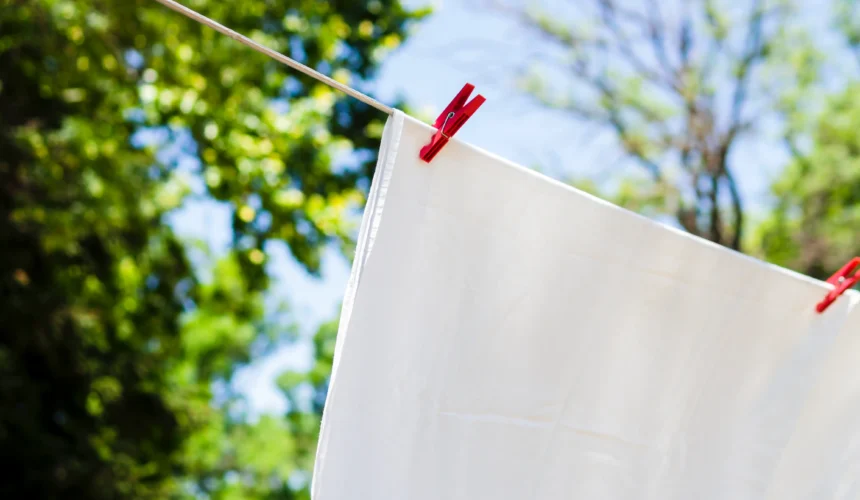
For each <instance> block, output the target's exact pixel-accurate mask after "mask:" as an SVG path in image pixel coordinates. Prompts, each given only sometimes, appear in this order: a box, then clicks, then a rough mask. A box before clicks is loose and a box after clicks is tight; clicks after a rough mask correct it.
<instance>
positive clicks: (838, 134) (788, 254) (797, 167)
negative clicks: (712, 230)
mask: <svg viewBox="0 0 860 500" xmlns="http://www.w3.org/2000/svg"><path fill="white" fill-rule="evenodd" d="M834 5H835V7H836V9H835V12H836V18H835V21H836V23H835V24H836V28H837V29H836V31H835V32H836V33H837V34H838V35H841V37H840V38H841V41H842V42H843V44H844V46H845V47H846V48H847V55H853V57H854V58H855V59H854V61H851V60H850V57H845V56H842V57H840V59H839V60H838V62H839V63H837V64H834V66H837V67H838V68H839V71H834V70H833V68H828V69H829V76H830V77H831V78H833V76H834V75H838V76H839V78H840V79H841V80H843V81H845V82H847V83H846V84H845V87H844V88H843V89H840V90H838V91H836V92H832V91H831V92H827V91H824V90H822V89H821V88H819V87H817V86H816V85H815V84H816V83H818V82H820V80H821V73H822V72H823V71H822V69H821V66H822V65H824V64H825V63H826V62H830V63H836V62H837V61H833V60H830V61H825V60H823V59H824V58H823V56H821V55H820V54H819V51H816V50H815V49H814V47H809V46H807V47H804V48H803V49H802V50H801V51H800V52H797V53H795V57H794V58H793V59H794V61H795V71H796V74H798V75H799V76H800V78H799V79H798V81H799V83H800V85H798V86H797V87H796V88H795V89H794V90H793V91H792V92H789V93H786V94H785V95H784V96H783V102H782V103H781V108H782V109H783V112H784V114H785V116H786V120H785V121H786V123H787V126H786V127H785V134H784V136H785V142H786V144H787V146H788V149H789V150H790V151H791V153H792V160H791V162H790V163H789V165H788V166H787V167H786V168H785V170H784V171H783V172H782V173H781V174H780V175H779V177H778V178H777V179H776V181H775V182H774V184H773V188H772V195H773V202H774V208H773V210H772V211H771V212H770V214H769V215H768V217H767V218H766V219H765V220H764V221H762V223H761V224H760V226H759V227H758V228H757V231H756V252H757V253H758V254H759V255H761V256H762V257H763V258H765V259H767V260H769V261H771V262H774V263H777V264H780V265H783V266H786V267H789V268H792V269H795V270H797V271H800V272H802V273H805V274H808V275H810V276H814V277H817V278H822V279H824V278H827V277H828V276H830V275H831V274H832V273H833V272H835V271H836V270H837V269H839V268H841V267H842V265H844V264H845V263H846V262H848V260H849V259H851V258H852V257H854V256H856V255H860V238H858V237H857V229H858V227H860V136H858V134H857V130H860V94H858V92H860V79H858V76H860V74H858V70H860V57H858V54H860V52H858V51H860V9H858V7H857V4H856V2H852V1H850V0H838V1H837V2H835V4H834ZM840 55H841V54H840ZM840 63H841V64H840ZM852 63H853V64H852ZM821 96H823V101H824V102H823V105H820V106H810V105H809V103H810V102H813V103H818V102H819V101H821V100H822V97H821Z"/></svg>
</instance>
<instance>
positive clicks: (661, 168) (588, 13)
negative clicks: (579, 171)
mask: <svg viewBox="0 0 860 500" xmlns="http://www.w3.org/2000/svg"><path fill="white" fill-rule="evenodd" d="M493 5H495V6H496V7H497V8H499V9H501V10H503V11H505V12H507V13H509V14H510V15H512V16H515V18H516V19H518V20H519V21H521V23H522V24H523V25H524V26H526V27H527V28H528V29H530V30H531V31H532V32H533V33H534V34H535V35H536V38H535V40H536V42H535V43H537V44H538V47H540V49H539V50H537V51H536V54H535V62H533V64H531V65H530V67H528V68H527V69H526V70H524V71H523V73H522V74H521V75H520V76H521V77H522V80H523V84H524V88H525V89H526V90H527V92H529V93H530V94H531V95H533V96H534V97H535V98H536V99H537V100H538V102H540V103H542V104H544V105H545V106H547V107H549V108H551V109H557V110H559V111H562V112H565V113H568V114H570V115H571V116H572V117H574V118H577V119H581V120H585V121H587V122H589V123H594V124H597V125H599V126H605V127H606V128H608V129H609V130H611V131H612V132H613V133H614V135H615V137H616V138H617V140H618V143H619V145H620V146H621V148H622V149H623V150H624V151H625V152H626V153H627V155H628V156H629V158H631V159H632V160H634V161H635V162H636V163H637V164H638V165H639V166H641V167H642V168H641V169H640V170H639V173H638V174H636V173H634V174H631V173H626V172H625V173H622V172H618V173H617V175H616V176H615V178H616V179H618V182H617V186H616V188H617V189H615V190H614V192H613V193H609V192H604V193H601V194H602V195H604V196H605V197H608V198H610V199H612V200H613V201H615V202H616V203H619V204H621V205H623V206H626V207H628V208H631V209H633V210H636V211H639V212H643V213H646V214H648V215H651V216H655V217H661V218H665V217H669V218H670V219H671V220H674V222H675V223H676V224H678V225H679V226H681V227H683V228H684V229H686V230H687V231H689V232H690V233H693V234H695V235H698V236H702V237H704V238H707V239H709V240H711V241H714V242H717V243H720V244H723V245H726V246H728V247H730V248H734V249H740V248H741V247H742V243H743V241H744V231H745V216H746V214H745V200H744V199H743V197H742V194H741V193H742V190H741V188H740V186H739V182H740V181H739V175H738V171H739V170H740V169H741V166H740V165H738V163H737V160H736V156H735V154H734V152H735V147H736V145H737V143H738V142H739V140H740V139H742V138H743V137H744V136H745V135H748V134H751V133H753V132H754V131H755V127H756V126H757V125H758V124H759V123H760V122H761V121H763V120H766V119H767V118H768V117H774V116H775V115H776V106H775V105H776V102H775V98H774V97H773V96H775V95H777V94H778V92H777V91H778V90H779V89H780V87H781V86H783V85H786V86H787V85H791V84H793V81H791V80H790V81H786V82H782V81H779V80H776V79H772V78H771V77H770V76H771V75H769V74H768V72H767V71H766V70H767V68H768V67H769V66H772V65H774V64H776V62H777V61H776V60H775V58H774V57H773V53H774V49H775V47H779V46H784V45H785V44H789V42H790V39H791V37H790V36H789V35H791V33H790V31H789V29H788V28H787V24H786V20H787V19H789V17H790V16H791V15H792V11H791V9H790V6H789V5H788V4H787V2H784V1H780V0H777V1H772V0H768V1H765V0H751V1H746V2H731V1H725V2H722V1H719V0H695V1H679V2H668V3H667V2H661V1H656V0H631V1H622V0H592V1H589V2H577V3H576V6H575V9H573V8H572V9H570V11H572V12H570V11H568V14H567V15H566V14H565V9H563V8H560V7H558V10H555V9H554V10H553V11H552V12H549V11H543V10H540V9H533V8H524V7H521V6H520V3H519V2H504V1H503V0H499V1H498V2H494V3H493ZM768 110H773V112H771V113H768ZM585 187H586V188H590V189H594V186H593V185H592V186H588V185H586V186H585Z"/></svg>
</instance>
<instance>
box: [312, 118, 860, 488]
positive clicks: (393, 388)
mask: <svg viewBox="0 0 860 500" xmlns="http://www.w3.org/2000/svg"><path fill="white" fill-rule="evenodd" d="M431 132H432V131H431V129H430V128H429V127H428V126H426V125H423V124H421V123H419V122H417V121H415V120H413V119H411V118H409V117H406V116H404V115H402V114H400V113H397V114H396V115H395V116H394V117H392V118H391V119H390V120H389V123H388V124H387V125H386V130H385V135H384V138H383V144H382V148H381V152H380V159H379V164H378V168H377V173H376V178H375V179H374V182H373V188H372V192H371V197H370V200H369V202H368V207H367V210H366V213H365V218H364V220H363V224H362V230H361V236H360V241H359V247H358V252H357V255H356V257H355V263H354V265H353V274H352V278H351V280H350V285H349V288H348V290H347V296H346V299H345V301H344V310H343V314H342V319H341V327H340V332H339V334H338V345H337V354H336V358H335V370H334V373H333V376H332V383H331V388H330V392H329V397H328V401H327V403H326V408H325V414H324V420H323V429H322V432H321V436H320V442H319V449H318V452H317V461H316V468H315V471H314V484H313V493H314V498H315V500H347V499H349V500H352V499H373V500H395V499H396V500H424V499H427V500H431V499H432V500H440V499H445V500H454V499H463V500H466V499H468V500H478V499H488V500H489V499H492V500H506V499H511V500H525V499H540V500H556V499H558V500H561V499H564V500H570V499H612V500H622V499H637V500H638V499H659V500H671V499H678V500H681V499H683V500H691V499H731V500H741V499H757V500H759V499H794V498H798V499H799V498H804V499H823V498H828V499H829V498H834V499H835V498H839V499H843V498H860V484H858V480H860V312H858V309H860V308H856V307H855V305H856V304H857V302H858V294H857V293H856V292H849V293H847V294H846V295H844V296H842V297H841V298H840V299H838V300H837V301H836V303H835V304H834V305H832V306H831V307H830V309H828V310H827V311H826V313H825V314H823V315H819V314H816V313H815V312H814V307H815V304H816V303H817V302H818V301H819V300H820V299H821V298H822V297H823V296H824V294H825V293H826V291H827V289H828V288H827V285H825V284H823V283H821V282H819V281H816V280H812V279H810V278H806V277H803V276H801V275H798V274H794V273H791V272H789V271H786V270H784V269H781V268H778V267H774V266H770V265H767V264H764V263H762V262H759V261H756V260H754V259H751V258H748V257H745V256H742V255H740V254H737V253H735V252H731V251H728V250H726V249H724V248H721V247H718V246H716V245H713V244H711V243H708V242H705V241H703V240H700V239H697V238H694V237H691V236H689V235H686V234H684V233H682V232H680V231H676V230H674V229H671V228H668V227H664V226H661V225H659V224H657V223H654V222H652V221H650V220H647V219H645V218H642V217H639V216H637V215H634V214H631V213H630V212H627V211H625V210H622V209H620V208H618V207H615V206H613V205H611V204H608V203H606V202H603V201H601V200H598V199H596V198H594V197H591V196H589V195H586V194H584V193H581V192H579V191H576V190H574V189H571V188H570V187H567V186H565V185H563V184H560V183H557V182H554V181H552V180H549V179H547V178H545V177H543V176H541V175H539V174H536V173H534V172H532V171H529V170H526V169H524V168H521V167H518V166H515V165H512V164H510V163H509V162H506V161H504V160H502V159H500V158H497V157H494V156H492V155H489V154H487V153H486V152H483V151H480V150H478V149H476V148H473V147H471V146H469V145H466V144H463V143H460V142H459V141H456V140H454V141H452V142H451V143H449V144H448V145H447V146H446V148H445V149H444V150H443V151H442V152H441V153H440V154H439V155H438V156H437V157H436V158H435V160H434V161H433V163H432V164H430V165H427V164H424V163H423V162H421V161H420V159H419V158H418V150H419V149H420V147H421V146H422V145H423V144H424V143H426V142H427V140H428V139H429V137H430V135H431Z"/></svg>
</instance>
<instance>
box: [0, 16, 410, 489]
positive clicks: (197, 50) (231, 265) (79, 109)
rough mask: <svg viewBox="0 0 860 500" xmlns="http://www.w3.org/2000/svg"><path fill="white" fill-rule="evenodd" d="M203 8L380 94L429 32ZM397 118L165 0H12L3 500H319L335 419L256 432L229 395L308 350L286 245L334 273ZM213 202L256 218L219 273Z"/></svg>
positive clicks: (3, 259) (0, 435)
mask: <svg viewBox="0 0 860 500" xmlns="http://www.w3.org/2000/svg"><path fill="white" fill-rule="evenodd" d="M188 5H189V6H190V7H192V8H194V9H196V10H199V11H200V12H202V13H204V14H205V15H208V16H210V17H212V18H215V19H218V20H219V21H221V22H223V23H225V24H228V25H230V26H231V27H234V28H236V29H238V30H239V31H242V32H244V33H248V34H250V35H251V36H252V37H254V38H255V39H257V40H260V41H262V42H263V43H265V44H267V45H269V46H271V47H273V48H275V49H277V50H279V51H282V52H285V53H287V54H289V55H290V56H291V57H294V58H296V59H298V60H300V61H302V62H304V63H305V64H308V65H310V66H312V67H315V68H318V69H320V70H322V71H325V72H326V73H331V74H334V75H335V76H336V77H337V78H338V79H341V80H343V81H349V82H350V83H351V84H352V85H354V86H358V87H362V86H363V85H364V82H365V81H366V80H368V79H370V78H372V76H373V71H374V68H375V67H376V65H377V63H378V62H379V60H380V58H381V57H382V56H383V55H384V54H385V53H386V51H388V50H391V49H393V48H395V47H396V46H397V45H398V44H399V43H400V41H401V40H402V39H403V37H404V36H405V29H406V27H407V26H408V24H409V23H410V22H412V21H414V20H416V19H417V18H418V17H420V13H415V12H409V11H407V10H405V9H404V8H403V7H402V6H401V5H400V4H399V2H397V1H396V0H368V1H333V2H316V1H311V0H307V1H298V2H272V1H268V0H249V1H244V2H216V1H212V0H190V1H189V2H188ZM383 119H384V116H380V115H379V113H378V112H376V111H375V110H372V109H368V108H367V107H366V106H364V105H362V104H360V103H356V102H351V101H348V100H346V99H341V98H340V96H338V95H336V94H335V93H334V92H333V91H331V90H330V89H328V88H326V87H324V86H321V85H318V84H316V83H315V82H313V81H310V80H307V79H304V78H301V77H298V76H296V75H295V74H293V73H290V72H288V71H287V70H286V69H285V68H283V67H281V66H279V65H277V64H276V63H274V62H272V61H269V60H267V59H266V58H265V57H263V56H261V55H259V54H256V53H254V52H252V51H250V50H249V49H247V48H245V47H242V46H240V45H238V44H236V43H235V42H233V41H231V40H229V39H227V38H225V37H223V36H220V35H218V34H217V33H215V32H213V31H212V30H209V29H207V28H204V27H201V26H199V25H197V24H195V23H193V22H191V21H189V20H187V19H185V18H183V17H180V16H179V15H177V14H176V13H174V12H172V11H169V10H168V9H166V8H164V7H163V6H161V5H159V4H156V3H155V2H152V1H151V0H131V1H129V0H98V1H93V2H81V1H72V0H0V287H1V288H0V296H2V300H0V318H2V324H3V330H4V333H3V335H2V337H0V450H2V451H0V454H2V457H3V459H4V460H3V463H4V464H5V466H4V469H3V473H2V475H3V476H4V479H3V480H2V481H0V495H2V496H3V497H4V498H104V499H107V498H168V497H182V496H189V497H191V496H194V497H198V496H200V495H204V496H210V497H213V498H235V497H243V498H254V497H260V496H264V495H266V496H269V497H274V498H278V497H280V498H298V497H296V496H295V495H300V496H299V497H301V495H304V497H307V491H306V487H305V483H304V482H302V481H301V476H302V474H300V472H301V471H302V470H304V471H308V470H309V467H310V465H309V463H310V459H309V457H311V456H312V455H313V447H314V446H315V440H314V439H309V438H308V436H309V435H310V434H309V433H311V432H313V428H314V426H315V425H317V424H316V421H317V420H316V419H317V418H318V406H313V405H312V406H310V407H305V410H302V407H299V406H297V407H296V408H294V409H292V410H291V414H290V416H289V417H288V418H287V419H279V418H273V417H268V418H262V419H260V420H259V421H257V422H256V423H255V422H253V421H249V420H248V419H247V418H246V415H244V414H243V412H242V411H241V406H236V405H235V404H234V398H235V395H233V394H230V393H229V390H226V391H222V392H225V394H224V395H223V397H222V398H221V399H222V400H219V401H213V384H216V385H215V386H216V387H217V386H220V387H228V384H227V381H229V379H230V378H231V376H232V374H233V372H234V371H235V370H236V368H237V367H238V366H241V364H242V363H245V362H247V361H248V360H249V359H251V357H252V355H259V354H260V353H263V352H265V351H266V349H267V348H269V347H271V346H272V345H273V344H274V343H276V342H284V341H288V340H289V339H290V338H291V335H292V330H291V328H290V327H289V325H287V326H283V325H284V318H283V316H282V315H280V314H278V313H277V311H274V312H273V311H270V310H269V309H267V308H264V307H263V295H262V294H263V292H264V290H265V288H266V285H267V278H266V274H265V270H264V265H263V264H264V262H265V257H266V256H265V252H264V245H265V243H266V241H268V240H272V239H277V240H282V241H284V242H286V243H287V245H288V247H289V249H290V251H291V252H292V254H293V256H295V258H296V259H297V260H298V261H299V262H300V263H302V264H303V265H304V266H305V267H306V268H307V269H308V270H310V271H311V272H314V271H316V270H317V269H318V266H319V259H320V257H319V255H320V250H321V247H323V246H324V245H326V244H328V243H329V242H339V241H341V240H343V241H346V240H347V238H346V236H348V234H349V231H350V226H349V223H348V220H349V217H347V215H348V214H349V211H350V210H352V209H353V208H354V207H356V206H359V204H360V203H361V202H362V201H363V198H362V196H363V195H362V190H361V187H362V186H363V185H366V183H367V181H368V176H369V174H370V169H371V164H370V162H369V161H368V160H369V159H370V158H371V157H372V154H371V152H372V151H374V150H375V149H376V143H375V142H376V141H375V137H377V136H378V135H379V132H380V131H381V127H382V123H383ZM192 193H193V194H194V195H195V196H200V197H212V198H215V199H217V200H222V201H225V202H229V203H230V204H231V205H232V207H233V209H234V210H233V221H232V244H231V247H230V251H229V252H228V254H227V255H218V256H213V257H211V258H209V259H202V260H200V259H197V260H199V261H200V262H198V261H197V260H195V264H197V267H193V266H192V264H191V263H190V260H189V255H191V253H192V252H193V249H194V247H193V245H192V244H191V242H185V241H180V240H179V239H178V238H177V236H176V235H175V234H174V233H173V231H172V230H171V228H170V227H169V226H168V225H167V224H166V222H165V221H166V214H168V213H169V212H170V211H171V210H173V209H174V208H176V207H178V206H180V205H181V204H182V203H183V201H184V200H185V199H187V197H188V196H189V194H192ZM197 253H200V252H197ZM204 254H205V252H204ZM204 271H205V272H204ZM305 475H306V474H305ZM296 477H298V480H294V478H296Z"/></svg>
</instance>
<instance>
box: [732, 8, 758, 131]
mask: <svg viewBox="0 0 860 500" xmlns="http://www.w3.org/2000/svg"><path fill="white" fill-rule="evenodd" d="M763 4H764V0H755V3H754V4H753V10H752V14H751V15H750V21H749V26H748V28H747V40H746V53H745V54H744V56H743V59H742V60H741V63H740V67H739V68H738V78H737V81H736V82H735V90H734V95H733V97H732V110H731V117H730V121H729V132H730V133H732V134H733V132H732V131H733V130H734V129H736V128H737V127H738V126H739V125H740V123H741V113H742V111H743V106H744V103H745V101H746V98H747V86H748V85H749V78H750V74H751V73H752V68H753V66H754V64H755V63H756V62H757V61H758V60H760V59H761V58H762V57H763V56H764V44H763V43H762V29H763V28H762V24H763V23H764V16H765V11H764V5H763Z"/></svg>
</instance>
